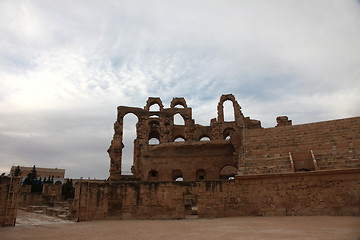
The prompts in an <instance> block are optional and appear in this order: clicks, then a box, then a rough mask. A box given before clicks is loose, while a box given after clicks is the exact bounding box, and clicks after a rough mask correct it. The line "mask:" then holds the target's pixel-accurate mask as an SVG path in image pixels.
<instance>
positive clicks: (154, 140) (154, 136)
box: [148, 130, 160, 145]
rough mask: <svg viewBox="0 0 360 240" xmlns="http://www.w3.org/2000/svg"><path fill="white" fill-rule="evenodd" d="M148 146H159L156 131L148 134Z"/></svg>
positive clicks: (158, 136) (158, 137)
mask: <svg viewBox="0 0 360 240" xmlns="http://www.w3.org/2000/svg"><path fill="white" fill-rule="evenodd" d="M148 144H149V145H157V144H160V134H159V132H158V131H156V130H153V131H151V132H150V134H149V142H148Z"/></svg>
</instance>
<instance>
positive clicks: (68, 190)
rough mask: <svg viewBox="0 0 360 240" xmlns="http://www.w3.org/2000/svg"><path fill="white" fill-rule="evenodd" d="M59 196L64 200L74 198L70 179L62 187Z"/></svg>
mask: <svg viewBox="0 0 360 240" xmlns="http://www.w3.org/2000/svg"><path fill="white" fill-rule="evenodd" d="M61 195H63V196H64V198H65V199H69V198H74V195H75V189H74V186H73V183H72V179H70V180H69V179H68V180H67V181H66V183H64V184H63V185H62V189H61Z"/></svg>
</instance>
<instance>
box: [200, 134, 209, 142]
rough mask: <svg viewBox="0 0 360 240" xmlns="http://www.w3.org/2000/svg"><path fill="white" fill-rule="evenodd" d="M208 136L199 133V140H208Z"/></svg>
mask: <svg viewBox="0 0 360 240" xmlns="http://www.w3.org/2000/svg"><path fill="white" fill-rule="evenodd" d="M210 140H211V139H210V137H209V136H208V135H201V136H200V138H199V141H210Z"/></svg>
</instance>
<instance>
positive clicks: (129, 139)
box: [121, 112, 138, 174]
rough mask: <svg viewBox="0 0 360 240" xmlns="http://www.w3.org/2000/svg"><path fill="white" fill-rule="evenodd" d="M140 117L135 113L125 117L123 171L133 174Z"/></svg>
mask: <svg viewBox="0 0 360 240" xmlns="http://www.w3.org/2000/svg"><path fill="white" fill-rule="evenodd" d="M137 122H138V117H137V116H136V115H135V114H133V113H130V112H129V113H127V114H125V116H124V118H123V139H122V141H123V144H124V148H123V150H122V156H121V159H122V164H121V172H122V173H125V174H131V166H132V165H133V164H134V141H135V139H136V135H137V133H136V131H137V130H136V124H137Z"/></svg>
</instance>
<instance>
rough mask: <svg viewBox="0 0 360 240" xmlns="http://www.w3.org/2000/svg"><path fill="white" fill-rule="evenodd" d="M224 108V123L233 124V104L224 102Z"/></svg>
mask: <svg viewBox="0 0 360 240" xmlns="http://www.w3.org/2000/svg"><path fill="white" fill-rule="evenodd" d="M223 107H224V121H225V122H233V121H235V112H234V105H233V102H232V101H230V100H226V101H225V102H224V103H223Z"/></svg>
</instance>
